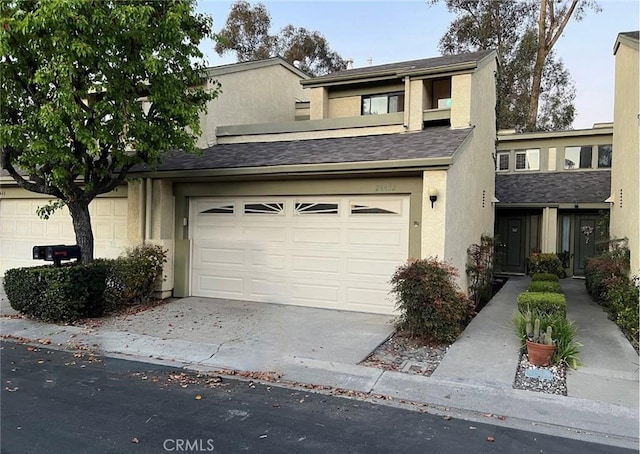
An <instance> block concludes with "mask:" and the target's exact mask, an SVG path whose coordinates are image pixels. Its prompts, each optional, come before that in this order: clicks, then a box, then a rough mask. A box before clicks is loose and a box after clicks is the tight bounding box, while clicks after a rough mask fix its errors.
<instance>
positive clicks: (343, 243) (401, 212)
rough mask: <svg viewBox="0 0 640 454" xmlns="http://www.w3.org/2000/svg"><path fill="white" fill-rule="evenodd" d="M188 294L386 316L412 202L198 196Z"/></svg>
mask: <svg viewBox="0 0 640 454" xmlns="http://www.w3.org/2000/svg"><path fill="white" fill-rule="evenodd" d="M190 238H191V239H192V248H193V249H192V254H191V257H192V260H191V276H192V278H191V294H192V295H194V296H205V297H215V298H228V299H236V300H247V301H264V302H274V303H283V304H295V305H302V306H313V307H322V308H332V309H342V310H352V311H363V312H374V313H383V314H391V313H393V312H394V302H393V301H392V300H391V299H390V298H389V295H388V292H389V289H390V286H389V279H390V278H391V275H392V274H393V272H394V271H395V269H396V267H397V266H398V265H400V264H402V263H404V262H405V260H406V259H407V254H408V243H409V198H408V196H388V197H373V196H372V197H366V196H357V197H353V196H352V197H335V196H326V197H322V196H314V197H304V198H300V197H269V198H243V199H222V198H206V199H204V198H202V199H201V198H197V199H192V200H191V204H190Z"/></svg>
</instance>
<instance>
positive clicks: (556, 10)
mask: <svg viewBox="0 0 640 454" xmlns="http://www.w3.org/2000/svg"><path fill="white" fill-rule="evenodd" d="M539 1H540V3H539V7H538V40H537V50H536V59H535V63H534V65H533V74H532V81H531V100H530V103H529V113H528V117H527V126H526V128H527V130H530V131H533V130H535V129H536V124H537V118H538V103H539V99H540V94H541V89H542V85H543V81H542V79H543V77H544V75H545V65H546V63H547V59H548V58H549V56H550V55H551V51H552V49H553V46H555V44H556V43H557V42H558V39H560V36H562V33H563V32H564V29H565V27H566V26H567V24H568V23H569V20H571V17H575V19H576V20H581V19H582V18H583V17H584V14H585V12H586V9H587V8H589V7H591V8H594V9H595V10H596V11H600V8H599V6H598V5H597V3H595V2H594V1H593V0H539Z"/></svg>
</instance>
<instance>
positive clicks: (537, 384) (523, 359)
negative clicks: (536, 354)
mask: <svg viewBox="0 0 640 454" xmlns="http://www.w3.org/2000/svg"><path fill="white" fill-rule="evenodd" d="M527 369H532V372H533V374H536V372H539V371H544V370H548V371H549V372H551V375H552V378H551V379H550V380H546V379H541V378H531V377H527V376H526V375H525V373H526V371H527ZM513 387H514V388H515V389H524V390H526V391H537V392H541V393H546V394H557V395H560V396H566V395H567V368H566V366H565V365H564V364H558V365H556V366H549V367H542V366H533V365H532V364H531V363H529V361H528V360H527V355H525V354H522V355H521V356H520V362H519V363H518V370H517V372H516V377H515V380H514V381H513Z"/></svg>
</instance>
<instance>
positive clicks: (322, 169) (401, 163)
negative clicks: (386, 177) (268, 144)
mask: <svg viewBox="0 0 640 454" xmlns="http://www.w3.org/2000/svg"><path fill="white" fill-rule="evenodd" d="M452 163H453V158H452V157H439V158H422V159H401V160H389V161H360V162H331V163H323V164H287V165H277V166H256V167H232V168H218V169H191V170H155V171H153V170H151V171H142V172H131V175H132V176H138V177H144V178H185V177H194V178H197V177H229V176H256V175H283V174H287V175H291V174H296V175H303V174H308V173H316V174H317V173H336V172H349V173H357V172H391V171H394V172H395V171H408V170H416V169H427V168H431V167H439V168H443V167H448V166H450V165H451V164H452Z"/></svg>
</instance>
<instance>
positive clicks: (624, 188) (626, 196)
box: [611, 42, 640, 274]
mask: <svg viewBox="0 0 640 454" xmlns="http://www.w3.org/2000/svg"><path fill="white" fill-rule="evenodd" d="M637 46H638V43H637V42H636V43H635V48H633V47H632V46H629V45H627V44H625V43H624V42H623V43H621V44H620V46H619V48H618V51H617V52H616V55H615V95H614V109H613V121H614V126H613V165H612V168H611V195H612V196H613V203H612V205H611V236H612V237H614V238H622V237H627V238H628V239H629V249H630V251H631V274H636V273H638V272H639V271H640V195H639V192H640V188H639V184H638V178H639V177H638V175H640V143H639V130H640V125H639V124H638V114H639V113H640V106H639V99H640V93H639V89H638V84H639V83H640V82H639V81H640V74H639V71H638V68H639V66H638V65H639V60H638V47H637Z"/></svg>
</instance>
